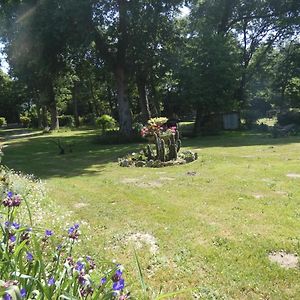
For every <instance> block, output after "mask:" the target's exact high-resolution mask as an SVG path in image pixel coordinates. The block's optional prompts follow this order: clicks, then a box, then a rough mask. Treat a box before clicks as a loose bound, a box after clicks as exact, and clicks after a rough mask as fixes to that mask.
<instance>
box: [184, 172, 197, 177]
mask: <svg viewBox="0 0 300 300" xmlns="http://www.w3.org/2000/svg"><path fill="white" fill-rule="evenodd" d="M186 175H187V176H196V175H197V172H195V171H188V172H186Z"/></svg>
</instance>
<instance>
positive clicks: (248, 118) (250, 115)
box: [241, 109, 260, 129]
mask: <svg viewBox="0 0 300 300" xmlns="http://www.w3.org/2000/svg"><path fill="white" fill-rule="evenodd" d="M241 117H242V119H244V120H245V127H246V129H252V127H253V125H255V123H256V121H257V120H258V119H259V118H260V112H259V111H257V110H250V109H249V110H244V111H242V113H241Z"/></svg>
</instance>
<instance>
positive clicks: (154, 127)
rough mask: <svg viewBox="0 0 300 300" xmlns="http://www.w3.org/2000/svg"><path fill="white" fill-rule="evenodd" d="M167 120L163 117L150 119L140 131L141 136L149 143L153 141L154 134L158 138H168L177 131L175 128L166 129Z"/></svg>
mask: <svg viewBox="0 0 300 300" xmlns="http://www.w3.org/2000/svg"><path fill="white" fill-rule="evenodd" d="M167 121H168V119H167V118H165V117H160V118H152V119H150V120H149V121H148V123H147V125H146V126H144V127H143V128H142V129H141V136H142V137H144V138H147V139H148V140H149V141H154V138H155V137H154V134H156V135H157V136H158V137H161V138H162V137H169V136H171V135H172V134H174V133H175V132H176V130H177V128H176V126H172V127H168V126H167Z"/></svg>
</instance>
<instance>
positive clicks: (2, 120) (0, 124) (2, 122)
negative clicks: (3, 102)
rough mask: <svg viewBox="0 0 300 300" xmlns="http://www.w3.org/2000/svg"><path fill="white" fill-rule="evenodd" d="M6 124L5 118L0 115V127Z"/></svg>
mask: <svg viewBox="0 0 300 300" xmlns="http://www.w3.org/2000/svg"><path fill="white" fill-rule="evenodd" d="M4 125H6V119H5V118H4V117H0V127H1V126H4Z"/></svg>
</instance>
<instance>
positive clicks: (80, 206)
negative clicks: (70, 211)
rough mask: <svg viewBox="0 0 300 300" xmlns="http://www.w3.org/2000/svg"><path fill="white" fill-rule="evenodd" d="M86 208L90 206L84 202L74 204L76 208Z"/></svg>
mask: <svg viewBox="0 0 300 300" xmlns="http://www.w3.org/2000/svg"><path fill="white" fill-rule="evenodd" d="M86 206H88V204H87V203H83V202H78V203H75V204H74V207H75V208H77V209H80V208H83V207H86Z"/></svg>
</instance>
